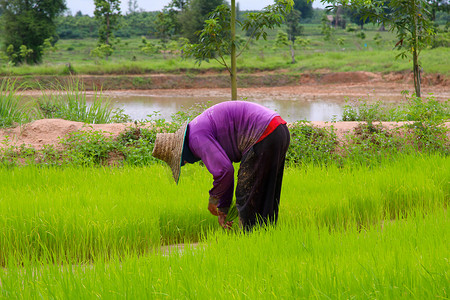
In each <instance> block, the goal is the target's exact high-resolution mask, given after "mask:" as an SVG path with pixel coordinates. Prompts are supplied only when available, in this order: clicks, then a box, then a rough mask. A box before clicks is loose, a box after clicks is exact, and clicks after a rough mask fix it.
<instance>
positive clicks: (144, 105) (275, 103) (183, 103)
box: [110, 95, 345, 122]
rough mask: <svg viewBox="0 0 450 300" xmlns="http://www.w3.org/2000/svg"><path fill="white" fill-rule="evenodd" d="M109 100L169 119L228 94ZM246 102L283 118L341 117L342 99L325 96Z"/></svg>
mask: <svg viewBox="0 0 450 300" xmlns="http://www.w3.org/2000/svg"><path fill="white" fill-rule="evenodd" d="M110 100H111V102H112V103H113V104H114V106H115V107H121V108H122V109H124V112H125V113H126V114H127V115H129V116H130V117H131V119H132V120H144V119H149V117H148V116H149V115H154V114H155V112H157V113H158V116H157V117H156V118H164V119H167V120H170V117H171V115H172V114H174V113H176V112H178V111H180V110H187V109H189V108H191V107H193V106H195V105H196V104H205V105H209V106H210V105H213V104H217V103H220V102H223V101H228V100H229V97H192V96H190V97H182V96H180V97H174V96H148V95H146V96H137V95H132V96H124V95H120V97H119V96H112V97H110ZM246 100H247V101H251V102H255V103H259V104H261V105H264V106H266V107H268V108H270V109H273V110H275V111H277V112H278V113H279V114H280V115H281V116H282V117H283V118H284V119H285V120H286V121H288V122H293V121H298V120H307V121H332V120H336V121H339V120H340V119H341V118H342V112H343V106H344V104H345V102H344V101H333V100H331V101H330V100H325V99H317V98H315V99H301V100H292V99H277V100H270V99H264V100H257V99H250V98H249V99H246Z"/></svg>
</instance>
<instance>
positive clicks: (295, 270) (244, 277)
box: [0, 156, 450, 299]
mask: <svg viewBox="0 0 450 300" xmlns="http://www.w3.org/2000/svg"><path fill="white" fill-rule="evenodd" d="M0 181H1V182H2V183H1V185H0V211H1V214H0V265H1V268H0V297H1V298H4V299H35V298H44V299H48V298H50V299H53V298H56V299H64V298H69V299H92V298H103V299H124V298H130V299H162V298H170V299H179V298H189V299H211V298H215V299H274V298H280V299H286V298H292V299H294V298H295V299H298V298H315V299H341V298H345V299H348V298H352V299H401V298H404V299H446V298H448V297H449V295H450V285H449V282H450V263H449V257H450V248H449V247H448V245H449V244H450V243H449V242H450V231H449V230H448V228H450V221H449V218H448V212H447V206H448V204H449V200H450V160H449V159H448V158H447V157H441V156H405V157H403V158H401V159H399V160H397V161H395V162H388V161H385V162H383V163H382V164H381V165H380V166H377V167H371V168H367V167H354V166H353V167H346V168H338V167H333V166H329V167H326V168H325V167H316V166H304V167H302V168H300V167H297V168H288V169H287V170H286V172H285V179H284V182H283V190H282V199H281V207H280V220H279V223H278V225H277V226H276V227H275V228H265V229H263V228H262V229H257V230H256V231H255V232H253V233H251V234H242V233H241V232H240V231H239V230H238V228H237V225H235V228H234V229H233V230H232V231H230V232H225V231H224V230H222V229H221V228H220V227H219V225H218V223H217V219H216V217H214V216H212V215H210V214H209V212H208V211H207V209H206V207H207V202H208V201H207V199H208V190H209V188H210V185H211V183H212V177H211V175H210V174H209V173H208V172H207V170H206V169H205V168H204V167H201V166H199V165H194V166H186V167H184V168H183V170H182V177H181V181H180V184H179V185H178V186H176V185H175V184H174V183H173V182H172V181H173V180H172V178H171V176H170V171H169V170H168V168H165V167H163V166H161V165H152V166H149V167H144V168H139V167H128V166H126V167H123V168H70V167H65V168H58V167H52V168H45V167H36V166H29V167H22V168H6V167H3V168H0ZM178 243H183V244H184V247H182V246H179V247H180V248H177V247H173V246H171V247H167V246H166V245H173V244H178Z"/></svg>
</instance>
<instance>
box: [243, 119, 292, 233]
mask: <svg viewBox="0 0 450 300" xmlns="http://www.w3.org/2000/svg"><path fill="white" fill-rule="evenodd" d="M289 143H290V136H289V130H288V128H287V126H286V125H284V124H281V125H279V126H278V127H277V128H276V129H275V130H274V131H273V132H272V133H271V134H269V135H268V136H267V137H266V138H264V139H263V140H262V141H260V142H259V143H256V144H255V145H254V146H253V147H252V148H250V150H249V151H247V153H245V154H244V156H243V157H242V160H241V164H240V168H239V172H238V179H237V185H236V208H237V209H238V211H239V219H240V223H241V225H242V226H243V228H244V230H245V231H250V230H251V229H252V228H253V226H254V225H256V224H260V225H267V224H269V223H272V224H275V223H276V222H277V220H278V206H279V204H280V193H281V183H282V180H283V171H284V162H285V157H286V152H287V149H288V147H289Z"/></svg>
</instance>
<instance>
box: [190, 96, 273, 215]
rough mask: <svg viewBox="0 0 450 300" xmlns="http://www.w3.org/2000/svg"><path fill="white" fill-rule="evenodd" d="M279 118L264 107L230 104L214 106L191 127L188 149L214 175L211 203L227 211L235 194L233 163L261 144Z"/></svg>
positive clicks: (246, 103)
mask: <svg viewBox="0 0 450 300" xmlns="http://www.w3.org/2000/svg"><path fill="white" fill-rule="evenodd" d="M275 116H278V114H277V113H276V112H274V111H272V110H270V109H268V108H266V107H264V106H262V105H259V104H256V103H252V102H245V101H229V102H222V103H219V104H217V105H214V106H212V107H210V108H208V109H207V110H205V111H204V112H203V113H202V114H200V115H199V116H197V117H196V118H195V119H193V120H192V121H191V122H190V123H189V136H188V141H189V148H190V149H191V151H192V153H193V154H194V155H195V156H196V157H198V158H200V159H201V160H202V161H203V163H204V164H205V166H206V168H207V169H208V171H209V172H210V173H211V174H212V175H213V178H214V183H213V188H212V189H211V190H210V191H209V195H210V202H213V203H215V204H218V205H217V207H218V208H222V209H223V210H227V209H228V207H229V206H230V204H231V200H232V198H233V190H234V168H233V164H232V162H239V161H241V158H242V156H243V155H244V154H245V153H246V152H247V151H248V150H249V149H250V148H251V147H252V146H253V145H254V144H255V143H256V142H257V141H258V139H259V138H260V137H261V135H262V134H263V132H264V130H265V129H266V127H267V126H268V125H269V123H270V121H271V120H272V119H273V118H274V117H275Z"/></svg>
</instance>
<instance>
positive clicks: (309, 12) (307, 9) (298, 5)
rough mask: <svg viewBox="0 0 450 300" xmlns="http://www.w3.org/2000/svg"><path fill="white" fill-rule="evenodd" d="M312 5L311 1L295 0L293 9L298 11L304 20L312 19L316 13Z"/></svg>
mask: <svg viewBox="0 0 450 300" xmlns="http://www.w3.org/2000/svg"><path fill="white" fill-rule="evenodd" d="M312 3H313V2H312V1H311V0H294V6H293V7H292V8H293V9H295V10H298V11H299V12H300V13H301V16H302V18H303V19H307V18H312V16H313V12H314V11H313V7H312Z"/></svg>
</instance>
